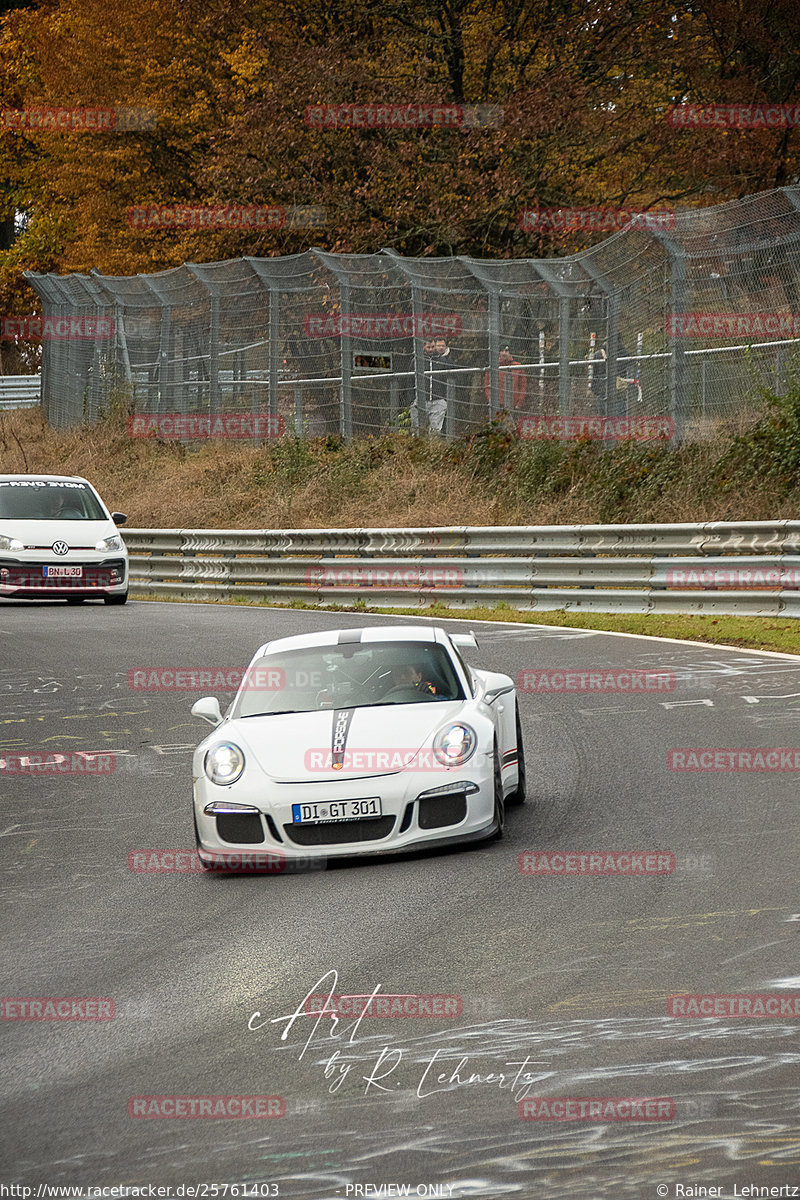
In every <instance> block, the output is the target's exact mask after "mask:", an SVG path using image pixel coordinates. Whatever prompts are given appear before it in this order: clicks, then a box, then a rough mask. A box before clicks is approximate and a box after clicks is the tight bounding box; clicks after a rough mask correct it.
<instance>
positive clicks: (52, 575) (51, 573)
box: [44, 567, 83, 579]
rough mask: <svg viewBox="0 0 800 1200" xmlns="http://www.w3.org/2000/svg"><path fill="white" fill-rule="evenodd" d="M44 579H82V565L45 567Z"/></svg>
mask: <svg viewBox="0 0 800 1200" xmlns="http://www.w3.org/2000/svg"><path fill="white" fill-rule="evenodd" d="M44 574H45V578H46V579H82V578H83V567H45V568H44Z"/></svg>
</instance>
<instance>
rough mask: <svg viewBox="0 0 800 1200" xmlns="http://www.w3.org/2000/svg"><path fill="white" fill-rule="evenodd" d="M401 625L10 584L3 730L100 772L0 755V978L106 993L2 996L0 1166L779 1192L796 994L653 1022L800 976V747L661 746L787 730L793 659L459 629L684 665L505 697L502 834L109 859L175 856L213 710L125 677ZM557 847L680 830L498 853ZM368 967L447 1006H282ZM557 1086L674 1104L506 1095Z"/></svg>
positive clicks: (46, 1176) (560, 664) (501, 1187)
mask: <svg viewBox="0 0 800 1200" xmlns="http://www.w3.org/2000/svg"><path fill="white" fill-rule="evenodd" d="M390 620H397V621H401V622H403V623H405V624H408V623H409V622H411V621H412V619H411V618H394V619H392V618H388V617H369V616H366V617H365V616H361V615H355V614H341V613H324V612H304V611H278V610H270V609H264V608H245V607H240V606H231V607H222V606H216V605H196V606H193V605H183V604H156V603H147V602H138V603H137V602H134V603H131V604H129V605H128V606H127V607H126V608H124V609H111V608H105V607H103V606H102V605H100V606H98V605H94V604H90V605H83V606H75V607H68V606H66V605H62V604H52V605H34V604H20V605H14V604H13V603H5V604H3V605H2V606H0V635H2V659H1V660H0V692H1V693H2V711H1V712H0V737H1V738H2V742H1V743H0V755H2V754H5V755H11V756H13V755H17V756H19V755H25V754H26V753H28V752H30V753H37V754H45V753H49V754H56V753H70V752H75V751H90V752H103V753H106V754H110V755H113V756H114V761H115V770H114V772H113V774H105V775H98V776H96V777H87V776H86V775H85V774H75V775H39V776H35V777H32V776H30V775H26V774H24V773H22V774H13V775H10V774H8V773H7V772H5V773H1V772H0V786H2V804H3V813H2V822H0V833H2V838H3V841H2V845H3V850H4V854H3V859H2V888H3V898H4V901H5V914H6V919H5V923H4V930H5V932H4V957H3V965H4V969H3V980H2V995H3V996H4V997H6V998H15V997H17V998H20V997H21V998H31V997H37V998H43V997H79V998H81V997H100V998H106V999H110V1000H111V1001H113V1005H114V1009H115V1013H116V1015H115V1016H114V1018H113V1019H110V1020H83V1021H81V1020H61V1021H57V1020H22V1019H17V1020H14V1019H10V1018H9V1013H11V1015H12V1017H13V1015H14V1013H15V1012H17V1010H15V1009H14V1008H13V1005H12V1006H11V1008H9V1006H8V1004H6V1005H5V1008H4V1014H3V1015H4V1019H3V1021H2V1024H0V1030H1V1031H2V1039H3V1093H4V1097H3V1102H2V1112H1V1113H0V1130H1V1132H0V1139H1V1141H2V1159H3V1163H4V1174H5V1177H6V1178H7V1179H9V1180H10V1181H12V1182H16V1183H19V1184H23V1185H27V1186H32V1187H33V1189H34V1191H33V1193H32V1194H33V1196H36V1194H37V1192H36V1189H37V1188H38V1186H39V1185H40V1184H42V1183H46V1184H55V1185H58V1184H72V1185H80V1186H84V1187H85V1186H89V1185H91V1186H97V1187H101V1186H107V1187H111V1186H118V1185H129V1186H136V1185H146V1184H154V1185H162V1186H169V1187H172V1189H173V1191H172V1195H177V1194H180V1193H179V1192H177V1190H176V1189H177V1188H178V1186H179V1185H195V1184H203V1183H206V1184H217V1185H223V1184H229V1185H232V1184H240V1185H241V1184H248V1185H249V1188H250V1190H246V1191H245V1190H243V1189H241V1188H239V1189H238V1194H239V1195H240V1196H241V1195H247V1196H254V1195H263V1196H267V1195H279V1196H280V1197H297V1198H300V1197H305V1198H308V1200H333V1198H336V1200H339V1198H340V1197H341V1198H344V1197H347V1196H353V1197H366V1196H397V1195H403V1194H407V1195H411V1196H436V1197H500V1196H513V1197H520V1198H521V1200H527V1198H528V1197H530V1198H532V1200H533V1198H535V1200H550V1198H552V1200H561V1198H567V1197H570V1198H572V1197H579V1198H581V1200H598V1198H601V1197H602V1198H603V1200H606V1198H607V1200H624V1198H628V1197H635V1198H636V1200H650V1198H652V1200H655V1198H656V1197H657V1196H670V1197H674V1196H680V1195H689V1196H691V1195H695V1196H696V1195H718V1196H734V1195H742V1194H745V1195H746V1194H747V1193H746V1192H744V1193H743V1192H742V1189H743V1188H745V1187H747V1186H748V1185H759V1186H761V1187H768V1186H771V1187H775V1188H779V1187H780V1188H783V1190H781V1191H780V1192H773V1193H772V1194H773V1195H792V1194H793V1193H792V1191H791V1189H790V1188H787V1187H785V1185H800V1153H799V1141H798V1132H799V1122H798V1109H799V1108H800V1086H798V1084H799V1082H800V1075H799V1073H798V1063H800V1044H798V1033H800V1004H798V1005H797V1011H798V1015H797V1016H791V1015H790V1016H787V1015H766V1016H760V1015H752V1016H747V1015H744V1016H726V1015H722V1016H700V1015H690V1016H675V1015H668V1009H667V1001H668V997H669V996H671V995H673V994H676V993H690V994H703V995H710V994H713V995H720V996H730V995H744V994H746V995H748V996H750V995H752V994H755V993H759V994H762V993H770V995H771V996H772V997H780V998H784V999H787V1000H788V999H790V998H791V997H792V996H795V997H796V996H800V977H799V975H798V972H800V967H799V966H798V962H799V961H800V955H798V937H797V934H798V932H799V931H800V894H799V893H798V888H797V878H798V870H797V858H798V856H797V833H796V830H797V812H798V781H799V777H798V772H797V771H792V770H759V771H741V770H737V771H708V770H697V771H675V770H670V769H669V768H668V765H667V755H668V753H669V751H670V750H672V749H675V748H687V747H703V748H707V747H715V748H736V747H745V748H757V747H762V748H774V747H783V748H786V747H795V746H797V747H800V659H792V658H789V657H781V656H777V655H776V656H769V655H762V654H758V653H755V652H749V651H748V652H744V653H743V652H737V651H733V650H726V649H721V648H717V647H703V646H699V645H696V646H690V645H685V644H675V643H666V642H658V641H650V640H647V639H643V638H630V637H619V636H612V635H609V634H601V633H592V632H588V631H576V630H559V629H556V628H549V627H536V626H528V627H520V626H516V627H515V626H502V625H477V626H473V628H475V629H476V632H477V634H478V639H479V642H480V648H479V649H478V650H477V651H474V650H472V651H468V652H467V655H466V657H467V658H468V659H469V660H470V661H472V662H473V663H474V664H475V665H476V666H484V667H488V668H491V669H494V670H499V671H504V672H507V673H508V674H511V675H513V676H515V677H516V676H517V675H518V673H519V672H520V671H522V670H525V669H534V668H554V669H556V668H561V669H563V668H584V669H586V668H626V667H635V668H648V669H651V670H657V669H658V670H671V671H673V672H674V688H673V689H672V690H669V691H667V692H665V691H663V690H662V691H653V692H637V693H636V694H633V693H630V692H618V693H614V692H606V691H603V692H597V691H586V690H584V691H563V692H555V693H554V692H552V691H551V692H541V691H537V692H533V693H528V692H524V693H521V697H520V699H521V711H522V715H523V731H524V737H525V744H526V752H527V759H528V796H529V803H528V804H527V805H526V806H525V807H523V808H517V809H511V810H509V812H508V816H507V824H506V835H505V837H504V839H503V840H502V841H500V842H495V843H493V844H491V845H484V846H480V847H475V848H471V849H461V850H450V851H443V852H440V853H425V854H417V855H406V856H403V857H400V858H386V859H384V860H383V861H380V860H358V861H355V860H349V861H347V862H345V863H338V864H336V865H334V866H332V867H330V869H328V870H314V871H308V872H305V873H291V874H290V873H286V874H276V875H263V874H262V875H235V876H234V875H221V874H212V875H208V874H203V873H202V872H195V871H162V872H141V871H135V870H130V869H129V855H130V854H131V853H132V852H135V851H137V850H142V849H154V848H155V849H158V848H161V849H169V850H176V849H183V850H190V849H192V848H193V846H194V840H193V833H192V820H191V808H190V795H191V770H190V759H191V749H192V748H193V746H194V745H196V744H197V742H198V741H200V740H201V738H202V737H204V736H205V733H206V732H207V731H208V729H209V727H208V726H207V725H205V724H203V722H201V721H199V720H196V719H195V718H193V717H192V716H191V715H190V712H189V710H190V707H191V704H192V703H193V701H194V699H196V698H197V696H198V695H199V694H201V693H196V692H195V693H189V692H185V691H184V692H176V691H161V692H158V691H150V692H144V691H139V690H135V689H132V688H131V687H129V672H130V671H131V670H134V669H137V668H142V667H210V666H219V667H223V668H237V667H238V668H241V667H244V666H245V665H246V663H247V661H248V660H249V658H250V656H251V654H252V653H253V651H254V650H255V649H256V647H257V646H258V645H259V644H260V643H261V642H263V641H266V640H268V639H269V638H270V637H273V636H282V635H285V634H288V633H295V632H302V631H311V630H314V629H323V628H333V627H336V626H358V625H365V624H371V623H374V622H377V623H385V622H388V621H390ZM412 623H413V622H412ZM450 627H451V628H457V629H460V628H468V627H469V626H468V625H466V624H465V625H462V624H460V623H458V624H455V623H454V624H452V625H451V626H450ZM221 698H222V699H223V700H224V699H225V697H221ZM228 698H230V697H228ZM223 707H224V704H223ZM544 851H551V852H558V853H560V854H563V853H565V852H567V851H572V852H576V853H586V854H588V853H589V852H598V851H602V852H625V853H634V854H640V855H641V854H644V853H646V852H658V853H660V854H662V855H665V854H666V855H669V854H674V856H675V860H674V870H673V871H671V872H670V873H667V874H663V873H662V874H660V875H649V876H648V875H641V874H637V875H619V874H617V875H587V874H570V875H569V876H565V875H563V874H549V875H547V874H543V873H541V872H539V871H538V869H537V873H534V874H531V873H523V871H521V870H520V869H519V861H518V856H519V855H520V854H522V853H524V852H536V853H541V852H544ZM165 861H166V860H165ZM522 861H523V862H524V861H527V862H528V863H529V864H530V863H532V862H534V863H537V864H539V866H541V864H542V860H541V859H529V860H522ZM554 861H555V862H556V863H560V862H563V860H561V859H556V860H554ZM573 861H574V860H573ZM560 869H563V867H562V868H560ZM329 972H337V973H338V975H337V976H335V977H334V976H332V975H331V976H328V979H329V981H333V984H334V986H333V988H331V987H328V988H327V989H325V988H324V987H323V986H322V985H321V984H320V980H322V978H323V977H324V976H326V975H327V973H329ZM378 987H379V988H380V992H381V993H383V994H386V993H388V994H390V995H394V996H398V995H400V996H405V995H409V994H412V995H424V996H429V995H434V996H439V995H444V996H450V997H453V996H454V997H458V998H459V1001H460V1004H459V1007H460V1013H459V1015H457V1016H455V1017H454V1016H449V1017H439V1016H434V1017H425V1018H420V1019H412V1018H403V1019H397V1018H391V1019H386V1018H378V1017H369V1018H365V1019H364V1020H363V1021H362V1022H361V1023H360V1025H358V1026H357V1027H355V1023H354V1022H350V1023H342V1022H339V1023H338V1024H337V1023H336V1022H334V1021H332V1020H331V1019H330V1018H329V1017H325V1018H322V1019H320V1020H316V1019H314V1018H310V1017H308V1016H301V1017H298V1018H297V1019H295V1020H294V1021H293V1022H292V1021H290V1017H291V1015H292V1014H293V1013H295V1012H296V1011H297V1009H298V1007H301V1008H302V1003H303V1000H304V997H305V996H306V994H307V993H309V992H314V993H319V992H321V991H323V990H327V991H330V990H335V991H336V992H338V993H344V994H346V995H365V996H368V995H370V994H372V993H373V992H374V991H375V989H376V988H378ZM784 1011H786V1010H784ZM254 1013H259V1014H260V1017H258V1018H253V1014H254ZM280 1018H284V1019H283V1020H281V1019H280ZM248 1025H254V1026H255V1028H252V1029H249V1028H248ZM282 1034H284V1035H285V1036H284V1037H282ZM510 1064H513V1065H510ZM149 1096H170V1097H172V1096H185V1097H200V1096H214V1097H217V1096H271V1097H281V1098H282V1100H283V1104H279V1105H277V1107H279V1108H280V1109H281V1110H282V1111H283V1112H284V1115H282V1116H281V1117H280V1118H273V1119H260V1118H257V1117H251V1118H246V1119H231V1118H228V1119H215V1118H213V1117H211V1118H209V1117H205V1118H200V1119H191V1117H185V1118H180V1119H167V1118H166V1117H151V1118H143V1117H141V1116H136V1115H134V1116H129V1115H128V1114H129V1100H131V1099H132V1098H134V1097H149ZM559 1097H561V1098H564V1097H568V1098H578V1099H580V1098H587V1097H609V1098H616V1099H620V1098H643V1097H656V1098H668V1099H670V1100H672V1101H674V1115H672V1116H671V1117H670V1118H669V1119H662V1120H653V1121H643V1120H641V1119H637V1120H635V1121H634V1120H625V1119H619V1120H613V1121H612V1120H608V1119H606V1120H598V1119H593V1120H586V1119H583V1120H578V1119H571V1120H545V1119H537V1120H531V1119H521V1117H520V1115H519V1112H520V1109H519V1108H518V1102H519V1101H520V1100H524V1099H525V1098H527V1099H530V1098H536V1099H545V1100H547V1099H552V1098H559ZM274 1107H276V1105H273V1108H274ZM138 1111H141V1110H138ZM528 1111H530V1110H528ZM536 1111H537V1112H539V1113H541V1112H542V1111H543V1110H542V1109H541V1108H539V1109H536ZM559 1111H560V1112H562V1111H564V1110H563V1109H560V1110H559ZM573 1111H574V1110H573ZM606 1111H607V1110H606ZM619 1111H620V1112H625V1111H627V1110H624V1109H623V1108H620V1109H619ZM637 1111H639V1110H637ZM659 1111H661V1112H662V1113H663V1112H665V1111H666V1110H665V1109H662V1110H659ZM670 1111H672V1110H670ZM252 1185H258V1187H257V1188H253V1186H252ZM691 1188H694V1189H698V1188H718V1189H720V1190H719V1191H716V1192H714V1191H706V1192H703V1191H697V1190H695V1191H691V1190H689V1189H691ZM735 1188H738V1192H737V1191H735ZM403 1189H405V1191H404V1190H403ZM659 1189H660V1190H659ZM4 1194H5V1193H4ZM18 1194H19V1195H24V1193H22V1192H20V1193H18ZM42 1194H46V1193H42ZM184 1194H186V1195H189V1194H190V1193H189V1192H188V1191H186V1192H185V1193H184ZM195 1194H196V1195H200V1196H203V1195H208V1196H213V1195H214V1192H213V1191H212V1190H210V1189H206V1191H205V1192H204V1191H203V1190H202V1189H201V1190H200V1191H199V1192H197V1193H195ZM217 1194H218V1195H219V1196H222V1195H223V1190H222V1187H221V1186H220V1188H219V1190H218V1192H217ZM227 1194H228V1195H235V1194H236V1192H234V1191H233V1190H232V1189H230V1188H229V1189H228V1193H227ZM751 1194H755V1195H758V1194H766V1193H758V1192H756V1193H751ZM794 1194H797V1195H800V1191H798V1192H797V1193H794Z"/></svg>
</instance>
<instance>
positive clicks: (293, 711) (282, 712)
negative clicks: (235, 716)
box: [240, 708, 317, 721]
mask: <svg viewBox="0 0 800 1200" xmlns="http://www.w3.org/2000/svg"><path fill="white" fill-rule="evenodd" d="M316 711H317V710H316V709H315V708H279V709H277V710H276V711H275V712H258V713H241V714H240V716H241V718H242V720H243V721H246V720H247V718H248V717H296V716H299V715H300V713H308V712H316Z"/></svg>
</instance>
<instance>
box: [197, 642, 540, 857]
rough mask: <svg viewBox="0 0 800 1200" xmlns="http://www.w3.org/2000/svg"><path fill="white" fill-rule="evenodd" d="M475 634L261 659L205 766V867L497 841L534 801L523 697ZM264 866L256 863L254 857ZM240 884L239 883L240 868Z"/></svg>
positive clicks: (211, 743) (200, 767) (289, 645)
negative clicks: (478, 662)
mask: <svg viewBox="0 0 800 1200" xmlns="http://www.w3.org/2000/svg"><path fill="white" fill-rule="evenodd" d="M466 645H469V646H476V645H477V643H476V641H475V638H474V637H473V636H472V634H450V635H448V634H447V633H446V632H445V631H444V629H441V628H438V627H430V626H418V627H398V626H396V625H386V626H372V627H370V628H368V629H341V630H338V629H336V630H330V631H327V632H324V633H312V634H305V635H302V636H298V637H287V638H281V639H279V640H277V641H273V642H268V643H267V644H266V645H264V646H262V647H261V648H260V649H259V650H258V651H257V652H256V654H255V656H254V657H253V660H252V662H251V663H250V666H249V667H248V669H247V671H246V672H245V674H244V677H243V679H242V683H241V685H240V687H239V690H238V692H237V694H236V697H235V699H234V701H233V703H232V705H231V707H230V709H229V710H228V712H227V714H226V716H225V717H223V716H222V714H221V712H220V707H219V702H218V701H217V700H216V698H214V697H211V696H207V697H205V698H203V699H201V700H198V701H196V703H195V704H194V706H193V707H192V713H193V714H194V715H195V716H198V717H203V718H204V719H205V720H207V721H209V722H210V723H211V724H213V725H214V726H215V729H214V732H213V733H211V734H209V736H208V737H207V738H205V740H204V741H203V742H201V743H200V745H199V746H198V747H197V749H196V750H195V753H194V759H193V769H192V775H193V782H194V819H195V832H196V835H197V848H198V853H199V857H200V861H201V862H202V863H203V865H204V866H206V867H210V868H213V867H214V866H217V865H223V868H224V864H225V863H229V864H235V863H237V862H241V863H243V864H244V863H245V862H248V863H249V862H252V861H257V860H258V857H259V856H263V857H264V859H265V861H266V860H267V859H269V858H270V856H276V857H277V858H278V859H279V860H280V861H281V862H285V863H286V864H287V865H288V864H289V863H290V862H291V861H292V860H303V861H305V862H307V861H308V860H309V859H311V860H313V859H315V858H322V859H326V858H331V857H333V856H339V857H346V856H349V855H353V854H383V853H387V852H391V851H395V852H399V851H406V850H412V849H418V848H420V847H423V846H437V845H439V846H442V845H446V844H448V843H451V842H458V841H478V840H481V839H485V838H492V837H500V836H502V833H503V823H504V818H505V806H506V804H521V803H522V802H523V801H524V799H525V757H524V753H523V748H522V734H521V729H520V719H519V712H518V710H517V697H516V689H515V686H514V681H513V680H512V679H511V678H510V677H509V676H508V675H500V674H497V673H495V672H492V671H480V670H476V669H475V668H473V667H469V666H467V665H466V663H465V662H464V661H463V659H462V657H461V655H460V654H459V651H458V649H457V647H458V646H466ZM254 856H255V857H254ZM234 869H235V867H234Z"/></svg>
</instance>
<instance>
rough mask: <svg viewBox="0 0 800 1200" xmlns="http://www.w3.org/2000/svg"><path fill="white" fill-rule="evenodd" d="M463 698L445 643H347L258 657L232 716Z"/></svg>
mask: <svg viewBox="0 0 800 1200" xmlns="http://www.w3.org/2000/svg"><path fill="white" fill-rule="evenodd" d="M463 699H464V690H463V688H462V686H461V683H460V682H459V679H458V676H457V674H456V672H455V669H454V667H453V664H452V662H451V661H450V657H449V655H448V654H447V652H446V651H445V649H444V647H442V646H439V645H437V644H435V643H432V642H368V643H366V644H364V643H358V644H353V643H348V644H345V645H340V646H325V647H319V646H315V647H310V648H309V649H308V650H292V651H287V652H286V653H284V654H280V653H279V654H270V655H267V656H265V657H264V658H260V659H257V660H256V661H255V662H254V663H253V665H252V667H251V668H250V671H249V674H248V676H247V678H246V680H245V683H244V686H243V688H242V691H241V693H240V695H239V699H238V702H237V707H236V711H235V712H234V714H233V715H234V716H236V717H255V716H266V715H269V714H275V715H277V714H278V713H305V712H318V711H321V710H323V709H332V708H363V707H365V706H369V705H391V704H430V703H433V704H435V703H436V702H437V701H442V700H463Z"/></svg>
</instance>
